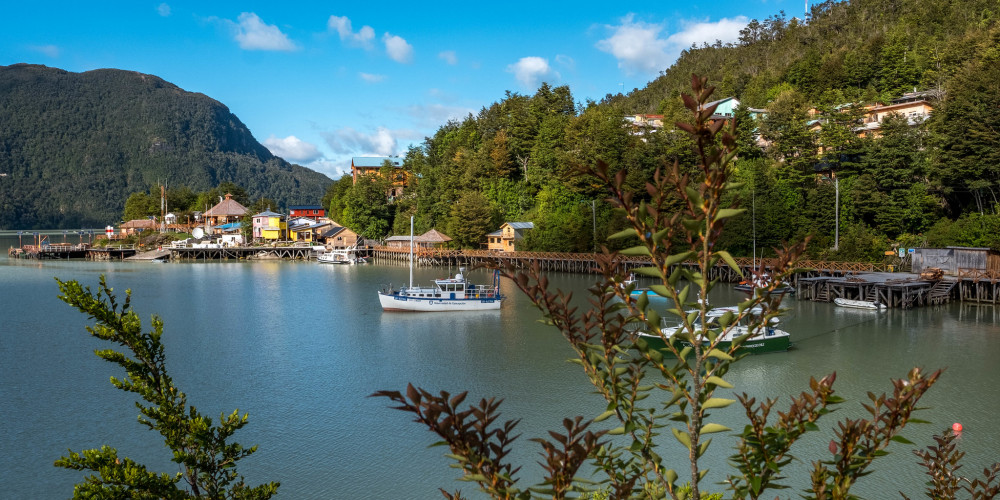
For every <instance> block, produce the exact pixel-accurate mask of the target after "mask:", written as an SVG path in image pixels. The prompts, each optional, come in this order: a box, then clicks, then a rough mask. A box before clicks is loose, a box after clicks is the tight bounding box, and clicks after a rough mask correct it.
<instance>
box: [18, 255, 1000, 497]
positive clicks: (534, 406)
mask: <svg viewBox="0 0 1000 500" xmlns="http://www.w3.org/2000/svg"><path fill="white" fill-rule="evenodd" d="M60 236H61V235H60ZM16 243H17V237H16V235H15V236H14V237H13V238H12V237H10V236H9V235H7V236H6V237H5V236H0V250H5V249H6V248H7V246H9V245H10V244H16ZM451 272H454V269H452V270H451ZM102 273H103V274H106V275H107V279H108V282H109V283H110V284H111V286H113V287H114V288H115V289H116V290H117V291H119V292H124V290H125V289H127V288H129V289H132V291H133V305H134V306H135V308H136V309H137V310H138V311H139V312H140V315H141V316H142V317H143V319H144V321H145V323H146V324H147V325H148V319H149V316H150V315H151V314H158V315H160V316H161V317H162V318H163V320H164V322H165V331H166V334H165V336H164V342H165V344H166V346H167V356H168V357H167V363H168V366H169V368H170V370H171V374H172V376H173V377H174V379H175V382H176V383H177V385H178V386H179V387H180V388H181V389H182V390H184V391H185V392H187V394H188V396H189V401H190V402H191V403H192V404H194V405H196V406H197V407H198V408H199V409H200V410H201V411H202V412H203V413H206V414H208V415H213V416H215V415H218V414H219V413H222V412H225V413H229V412H231V411H232V410H233V409H236V408H239V409H240V410H241V411H246V412H249V413H250V424H249V425H248V426H247V427H246V428H244V429H243V430H242V431H241V432H240V433H238V434H237V436H236V440H237V441H239V442H241V443H244V444H257V445H259V447H260V450H259V451H258V453H257V454H256V455H254V456H253V457H251V458H250V459H247V460H246V461H245V462H244V466H243V468H242V469H241V470H242V472H243V473H244V474H245V475H246V476H247V478H248V480H249V481H250V482H251V483H253V484H257V483H260V482H264V481H269V480H277V481H281V483H282V486H281V488H280V490H279V491H280V493H279V495H278V498H287V499H328V498H337V499H339V498H343V499H353V498H387V499H397V498H398V499H409V498H421V499H422V498H439V497H440V493H438V488H439V487H441V488H445V489H447V490H449V491H453V490H455V489H459V488H461V489H462V490H463V491H464V492H465V493H466V494H467V495H473V497H475V495H474V491H473V489H472V488H471V487H470V485H468V484H466V483H459V482H456V481H454V479H455V478H456V477H457V474H456V471H455V470H454V469H450V468H448V463H449V461H448V460H447V459H445V458H444V457H442V454H443V453H444V450H443V449H442V448H428V445H429V444H431V443H432V442H434V441H436V439H435V438H434V437H433V436H431V435H430V434H429V433H428V432H427V431H425V430H423V429H422V428H421V427H419V426H418V425H417V424H415V423H412V422H411V418H410V417H409V416H408V415H407V414H404V413H402V412H399V411H395V410H390V409H388V408H387V400H385V399H375V398H369V397H367V396H368V395H369V394H371V393H372V392H374V391H376V390H380V389H396V390H403V389H404V388H405V387H406V384H407V382H412V383H413V384H415V385H418V386H422V387H424V388H427V389H429V390H431V391H435V392H436V391H439V390H448V391H450V392H453V393H455V392H460V391H462V390H468V391H470V401H471V400H478V398H481V397H492V396H497V397H500V398H504V400H505V401H504V404H503V407H502V409H503V419H514V418H520V419H522V422H521V424H520V425H519V427H518V429H519V430H520V431H521V433H522V434H523V437H522V439H521V440H520V441H519V442H518V444H517V446H516V447H515V451H514V454H513V458H514V460H515V461H516V462H517V463H520V464H523V465H524V468H523V469H522V472H521V473H520V476H521V477H523V478H525V479H530V480H538V478H539V477H541V474H542V472H541V469H540V467H539V466H538V465H537V463H536V462H537V461H538V460H539V456H538V451H539V448H538V447H537V445H535V444H534V443H531V442H529V441H528V440H527V438H531V437H540V436H546V434H545V432H546V431H547V430H548V429H560V428H561V419H562V417H563V416H572V415H577V414H580V415H585V416H587V417H593V416H596V415H597V414H599V413H600V412H601V411H603V404H602V403H601V402H600V401H599V400H598V398H597V397H596V396H594V395H593V394H591V389H590V386H589V384H588V382H587V381H586V378H585V377H584V376H583V375H582V374H581V373H579V372H578V368H577V367H576V365H573V364H570V363H566V362H565V360H566V359H567V358H568V357H569V356H570V355H571V354H572V353H571V350H570V349H569V347H568V346H567V345H566V344H565V343H564V341H563V340H562V339H561V337H560V336H559V335H558V334H557V333H556V332H555V331H553V330H551V329H549V328H548V327H545V326H544V325H541V324H540V323H538V322H537V320H538V319H539V314H538V312H537V310H535V309H534V308H533V307H532V306H531V305H530V304H529V303H528V302H527V300H525V299H524V298H523V297H521V296H520V295H519V294H517V293H516V292H515V290H514V287H513V286H512V284H511V283H504V284H503V291H504V292H505V293H507V294H510V296H511V297H510V299H509V300H507V301H505V303H504V305H503V309H502V310H501V311H499V312H484V313H461V314H433V313H428V314H405V313H391V314H390V313H383V312H382V311H381V310H380V309H379V306H378V301H377V299H376V297H375V290H377V289H378V288H379V287H380V286H381V285H383V284H387V283H389V282H392V283H394V284H397V285H398V284H400V283H404V282H405V281H406V280H407V279H408V278H407V275H408V271H407V269H406V268H405V267H385V266H374V265H369V266H322V265H318V264H316V263H313V262H258V263H253V264H248V263H237V262H228V263H227V262H216V263H182V264H176V263H168V264H150V263H120V262H119V263H93V262H83V261H72V262H70V261H44V262H37V261H24V260H12V259H6V258H4V257H0V305H2V309H0V310H2V311H3V312H2V314H0V425H2V426H3V432H0V450H3V453H2V454H0V483H2V484H3V495H2V496H3V497H4V498H14V499H21V498H24V499H28V498H64V497H69V496H70V495H71V494H72V486H73V484H74V483H76V482H78V481H80V478H81V477H82V474H80V473H77V472H73V471H68V470H64V469H58V468H55V467H53V466H52V462H53V461H54V460H56V459H57V458H59V457H60V456H61V455H63V454H64V453H65V452H66V449H67V448H70V449H73V450H81V449H89V448H96V447H99V446H101V445H103V444H108V445H111V446H115V447H117V448H118V449H119V452H120V454H122V455H125V456H129V457H132V458H134V459H137V460H139V461H141V462H144V463H146V464H147V465H149V466H151V467H152V468H153V469H155V470H158V471H164V472H174V471H176V470H177V468H176V466H175V465H173V464H171V463H170V462H169V457H168V455H167V454H166V453H165V452H164V449H163V446H162V442H161V441H160V440H159V436H158V435H156V434H154V433H152V432H150V431H148V430H146V429H145V427H143V426H141V425H139V424H138V423H137V422H136V417H137V415H138V411H137V410H136V408H135V407H134V406H133V404H132V401H133V398H132V397H131V395H129V394H125V393H122V392H121V391H118V390H116V389H114V388H113V387H112V386H111V385H110V384H109V383H108V377H109V376H111V375H119V374H120V373H119V371H118V370H116V368H115V367H114V366H113V365H110V364H108V363H106V362H103V361H101V360H100V359H98V358H97V357H96V356H94V355H93V350H94V349H96V348H99V347H104V346H102V345H101V344H100V343H99V342H97V341H96V340H94V339H92V338H90V337H89V336H88V335H87V334H86V332H85V331H84V327H85V326H86V325H88V324H89V323H88V321H87V318H85V317H83V316H82V315H81V314H79V313H78V312H76V311H74V310H71V309H70V308H69V306H67V305H65V304H64V303H62V302H61V301H59V300H58V299H57V298H56V296H57V294H58V290H57V287H56V284H55V281H54V280H53V277H59V278H60V279H63V280H69V279H76V280H80V281H81V282H82V283H84V284H89V285H91V286H96V284H97V279H98V276H99V275H100V274H102ZM448 273H449V270H448V269H443V268H436V269H427V268H424V269H417V270H416V272H415V280H416V281H418V282H420V283H426V282H428V281H429V280H430V279H433V278H439V277H443V276H445V275H446V274H448ZM470 278H471V279H472V280H474V281H477V282H485V281H488V280H489V278H490V277H489V275H488V274H487V273H486V272H484V271H474V272H472V273H470ZM593 279H594V278H592V277H589V276H583V275H554V276H553V282H554V285H555V286H558V287H561V288H563V289H568V290H576V291H577V292H578V293H579V294H582V293H583V290H584V289H585V288H586V287H587V286H588V285H589V284H590V283H591V282H592V281H593ZM739 298H740V295H737V294H735V293H733V292H732V291H730V290H728V289H726V290H719V293H717V294H715V295H713V297H712V298H711V300H712V303H713V304H719V305H726V304H734V303H736V301H737V300H738V299H739ZM786 305H787V306H789V307H790V308H791V309H792V311H791V313H790V315H789V316H788V317H787V318H786V319H785V320H784V321H783V325H784V328H785V329H786V330H788V331H790V332H792V335H793V342H794V343H795V349H793V350H792V351H789V352H788V353H782V354H769V355H761V356H752V357H749V358H747V359H745V360H743V361H741V362H740V363H739V364H738V365H737V367H736V368H735V369H734V370H733V372H732V373H731V375H729V376H728V377H727V378H728V379H730V380H732V381H734V383H735V384H736V386H737V390H738V391H741V392H742V391H745V392H748V393H750V394H751V395H756V396H781V395H787V394H791V393H798V392H800V391H802V390H803V389H805V388H806V383H807V381H808V377H809V376H822V375H824V374H826V373H829V372H831V371H837V372H838V380H837V384H836V388H837V389H838V392H839V393H840V394H841V395H842V396H844V397H846V398H848V399H849V400H850V402H849V403H848V404H845V405H843V407H842V410H840V411H838V412H837V413H835V414H834V416H835V417H838V418H842V417H858V416H861V411H860V403H861V402H862V401H864V399H865V392H866V391H867V390H873V391H876V392H882V391H887V390H889V389H890V386H889V382H888V380H889V378H890V377H901V376H903V375H904V374H905V373H906V371H907V370H908V369H909V368H911V367H913V366H915V365H919V366H923V367H926V368H928V369H930V368H939V367H947V368H948V371H947V372H946V374H945V375H944V377H943V379H942V381H941V382H940V383H939V384H938V385H937V386H936V387H935V388H934V389H933V390H932V392H931V393H930V394H929V396H928V397H927V398H926V399H925V402H926V403H927V406H931V407H932V408H931V409H930V410H929V411H927V412H926V413H925V414H924V415H923V418H925V419H927V420H931V421H932V422H934V423H933V424H932V425H930V426H919V427H913V428H911V429H910V430H908V431H907V432H906V433H905V435H906V436H907V437H909V438H910V439H912V440H914V441H917V442H918V443H921V444H929V443H930V441H929V436H930V435H931V434H932V433H934V432H939V431H940V430H942V429H944V428H946V427H950V425H951V423H952V422H956V421H958V422H961V423H963V425H964V426H965V432H964V434H963V437H962V438H961V443H960V447H961V449H962V450H963V451H965V452H967V453H968V456H967V458H966V464H967V465H966V467H965V468H964V469H963V471H964V472H966V473H970V474H971V473H974V472H975V471H977V470H981V469H982V468H983V467H985V466H987V465H988V464H990V463H992V462H994V461H997V460H998V459H1000V457H998V454H997V453H996V451H995V449H996V447H997V443H998V442H1000V436H998V433H997V431H996V430H995V427H994V424H993V422H994V420H995V415H997V414H1000V398H998V397H997V396H998V390H997V384H996V380H997V378H998V376H1000V364H998V363H997V360H998V359H1000V326H998V321H997V320H998V316H1000V314H998V312H997V311H996V310H994V308H992V307H976V306H968V305H960V304H952V305H949V306H945V307H936V308H926V309H920V310H913V311H889V312H887V313H877V312H872V311H859V310H843V309H837V308H835V307H834V306H832V305H830V304H817V303H811V302H799V301H796V300H794V299H791V300H788V301H786ZM785 401H787V400H785ZM785 405H786V403H784V402H783V403H779V407H781V406H785ZM717 415H718V418H716V419H715V420H716V421H719V422H720V423H723V424H727V425H729V426H730V427H741V426H742V423H741V422H742V420H741V419H740V412H739V411H738V410H734V411H723V412H719V413H717ZM828 418H830V417H828ZM833 423H834V421H833V420H828V421H826V423H825V425H823V426H822V427H823V428H824V429H829V428H830V427H832V425H833ZM829 439H830V434H829V433H824V434H823V435H817V436H814V437H813V438H812V439H810V440H809V441H808V442H804V443H802V444H804V445H806V446H807V448H801V449H800V450H799V454H798V455H799V456H800V457H801V458H802V459H803V463H802V464H801V465H798V466H796V467H795V468H793V469H792V472H793V473H795V476H796V478H795V479H794V480H793V484H795V485H797V486H798V487H801V486H803V485H804V484H805V481H806V478H804V477H803V474H804V471H806V470H807V469H808V468H809V461H810V460H812V459H814V458H820V457H826V456H827V455H828V452H826V451H825V449H826V443H827V442H828V441H829ZM664 444H665V445H666V447H667V448H668V449H669V450H675V451H678V454H677V457H678V460H680V459H682V457H681V455H680V453H679V450H677V447H676V446H675V444H674V443H673V438H672V437H670V436H669V433H667V434H666V435H665V437H664ZM731 446H732V440H728V438H726V437H724V436H723V437H716V438H715V442H714V444H713V448H712V449H711V450H710V452H709V457H708V459H707V463H708V465H709V466H710V467H711V468H713V470H714V472H713V473H712V474H711V475H710V476H709V481H713V482H717V481H719V480H721V475H719V474H720V471H722V470H723V469H724V464H725V457H726V456H727V455H729V454H730V453H731ZM909 450H910V448H909V447H907V446H903V445H898V446H897V445H894V447H892V448H890V451H892V452H893V453H892V454H891V455H890V456H889V457H887V459H885V461H883V462H882V464H881V465H880V466H878V467H876V469H877V470H878V472H876V473H875V474H873V475H872V476H869V477H868V478H865V479H864V480H863V482H862V483H860V484H859V486H858V489H857V490H856V492H857V493H859V494H862V495H864V496H865V497H868V498H889V497H896V496H897V495H896V494H895V492H896V491H897V490H903V491H904V492H907V493H908V494H909V495H911V496H914V495H917V494H919V493H920V492H921V491H922V489H923V483H924V478H923V472H922V470H921V469H920V468H919V467H917V466H916V465H915V462H916V458H915V457H914V456H912V454H911V453H910V451H909ZM665 454H667V455H669V452H665ZM680 466H681V464H680V462H678V467H680ZM711 488H712V486H711V485H710V489H711ZM715 489H717V490H720V491H721V487H716V488H715ZM786 493H787V494H786V495H785V496H789V497H796V496H797V495H796V493H795V490H787V491H786Z"/></svg>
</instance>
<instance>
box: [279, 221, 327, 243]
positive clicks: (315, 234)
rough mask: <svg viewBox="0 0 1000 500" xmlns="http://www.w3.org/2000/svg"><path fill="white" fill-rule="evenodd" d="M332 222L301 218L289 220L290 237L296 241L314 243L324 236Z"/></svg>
mask: <svg viewBox="0 0 1000 500" xmlns="http://www.w3.org/2000/svg"><path fill="white" fill-rule="evenodd" d="M331 225H332V224H330V223H329V222H316V221H314V220H312V219H307V218H304V217H303V218H299V219H293V220H291V221H289V222H288V239H290V240H292V241H296V242H299V241H301V242H307V243H312V242H314V241H316V240H317V239H318V238H320V237H321V236H322V234H323V233H324V232H325V231H326V230H327V229H329V227H330V226H331Z"/></svg>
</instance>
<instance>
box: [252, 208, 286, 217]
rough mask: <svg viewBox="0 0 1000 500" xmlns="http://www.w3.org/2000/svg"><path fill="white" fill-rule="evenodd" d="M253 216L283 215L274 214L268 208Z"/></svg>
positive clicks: (279, 215)
mask: <svg viewBox="0 0 1000 500" xmlns="http://www.w3.org/2000/svg"><path fill="white" fill-rule="evenodd" d="M254 217H284V215H281V214H276V213H274V212H272V211H270V210H265V211H263V212H261V213H259V214H257V215H254Z"/></svg>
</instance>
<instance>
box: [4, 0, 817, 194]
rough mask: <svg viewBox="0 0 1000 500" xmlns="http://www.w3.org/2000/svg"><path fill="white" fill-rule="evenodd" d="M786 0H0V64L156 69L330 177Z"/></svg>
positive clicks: (793, 7)
mask: <svg viewBox="0 0 1000 500" xmlns="http://www.w3.org/2000/svg"><path fill="white" fill-rule="evenodd" d="M804 8H805V4H804V3H800V2H799V1H795V2H792V1H791V0H742V1H735V0H713V1H710V2H704V3H703V4H701V5H697V4H694V3H691V2H686V1H685V2H678V1H673V0H670V1H660V2H628V3H621V2H613V1H612V2H608V1H600V2H594V1H590V0H579V1H576V2H567V3H562V2H546V1H535V2H522V1H514V0H512V1H509V2H503V3H497V2H450V1H437V2H394V1H387V0H381V1H354V2H342V1H325V2H289V3H287V4H286V3H283V2H275V1H270V2H248V1H242V2H236V1H225V0H221V1H198V2H181V1H166V2H159V1H152V2H147V1H140V0H130V1H99V2H80V1H78V0H77V1H73V2H61V1H50V2H41V1H36V2H27V1H12V2H6V5H5V6H2V7H0V12H2V17H3V18H4V20H5V23H4V27H3V29H0V65H9V64H16V63H30V64H42V65H45V66H49V67H55V68H60V69H64V70H67V71H72V72H83V71H89V70H94V69H101V68H116V69H123V70H131V71H138V72H141V73H148V74H152V75H156V76H158V77H160V78H163V79H164V80H166V81H168V82H171V83H173V84H175V85H177V86H179V87H180V88H182V89H184V90H187V91H190V92H200V93H202V94H205V95H207V96H209V97H211V98H213V99H215V100H217V101H219V102H221V103H222V104H224V105H226V106H227V107H228V108H229V110H230V111H231V112H233V113H234V114H235V115H236V116H237V117H238V118H239V119H240V120H241V121H243V123H245V124H246V125H247V127H248V128H249V129H250V131H251V133H253V135H254V137H255V138H256V139H257V140H258V141H259V142H261V143H262V144H263V145H264V146H266V147H267V148H268V149H269V150H270V151H271V152H272V153H274V154H275V155H277V156H280V157H282V158H284V159H286V160H288V161H289V162H292V163H296V164H299V165H303V166H306V167H309V168H311V169H313V170H316V171H319V172H322V173H324V174H326V175H328V176H330V177H331V178H334V179H336V178H339V177H340V176H341V175H343V174H344V173H345V172H349V171H350V164H351V158H352V157H354V156H391V155H404V154H405V153H406V151H407V149H408V148H409V147H410V146H414V145H416V146H419V145H420V144H422V143H423V141H424V138H425V137H428V136H432V135H433V134H434V132H435V131H436V130H437V129H438V128H439V127H440V126H442V125H444V124H445V123H447V121H448V120H450V119H458V120H461V119H463V118H465V117H466V116H468V115H469V114H470V113H472V114H476V113H478V112H479V111H480V110H481V109H483V108H484V107H488V106H489V105H490V104H492V103H493V102H496V101H499V100H502V99H503V98H504V96H505V93H506V92H507V91H510V92H512V93H519V94H525V95H532V94H534V92H535V91H536V90H537V88H538V86H539V84H540V83H542V82H548V83H549V84H550V85H553V86H557V85H568V86H569V88H570V91H571V92H572V94H573V98H574V100H576V101H577V102H581V103H583V102H586V100H588V99H592V100H600V99H601V98H603V97H604V96H605V95H607V94H614V93H618V92H622V91H624V92H628V91H631V90H632V89H634V88H643V87H645V86H646V84H647V83H648V82H649V81H651V80H653V79H654V78H656V76H658V75H659V73H660V72H661V71H663V70H665V69H666V68H668V67H669V66H670V65H671V64H673V62H674V61H675V60H676V59H677V56H678V55H679V54H680V52H681V51H682V50H684V49H685V48H687V47H690V46H691V45H692V44H698V45H700V44H701V43H703V42H708V43H713V42H715V41H716V40H721V41H723V42H732V41H735V40H736V39H737V37H738V36H739V31H740V29H742V28H743V27H744V26H745V25H746V23H748V22H749V21H750V20H752V19H759V20H762V19H764V18H766V17H768V16H771V15H774V14H777V13H779V11H782V10H784V11H785V12H786V13H787V15H788V16H789V17H795V16H799V17H801V13H802V11H803V10H804Z"/></svg>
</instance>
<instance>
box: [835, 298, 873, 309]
mask: <svg viewBox="0 0 1000 500" xmlns="http://www.w3.org/2000/svg"><path fill="white" fill-rule="evenodd" d="M833 303H834V304H837V305H838V306H840V307H850V308H852V309H872V310H876V311H881V310H883V309H885V308H886V307H885V304H883V303H881V302H878V301H871V300H851V299H833Z"/></svg>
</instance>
